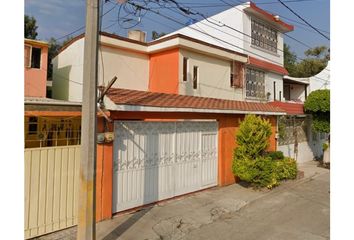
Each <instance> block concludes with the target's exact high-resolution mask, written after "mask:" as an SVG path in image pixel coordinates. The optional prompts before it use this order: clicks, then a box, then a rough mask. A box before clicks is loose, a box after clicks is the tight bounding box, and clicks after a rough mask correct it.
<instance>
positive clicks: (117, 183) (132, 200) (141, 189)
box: [113, 121, 217, 212]
mask: <svg viewBox="0 0 354 240" xmlns="http://www.w3.org/2000/svg"><path fill="white" fill-rule="evenodd" d="M203 134H204V135H203ZM205 134H206V135H205ZM216 146H217V123H216V122H138V121H135V122H125V121H123V122H115V141H114V165H113V166H114V172H113V212H119V211H123V210H126V209H129V208H134V207H137V206H141V205H144V204H148V203H152V202H156V201H159V200H163V199H167V198H171V197H174V196H177V195H181V194H185V193H188V192H193V191H197V190H200V189H202V188H206V187H210V186H213V185H214V186H215V185H216V184H217V181H216V179H217V147H216ZM209 148H210V149H209ZM203 149H204V150H203ZM203 151H205V152H206V153H207V154H206V155H205V154H204V155H203V154H202V152H203ZM204 158H205V159H204ZM209 168H211V169H209Z"/></svg>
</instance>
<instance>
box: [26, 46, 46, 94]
mask: <svg viewBox="0 0 354 240" xmlns="http://www.w3.org/2000/svg"><path fill="white" fill-rule="evenodd" d="M24 57H25V58H24V69H25V73H24V74H25V84H24V85H25V96H26V97H46V83H47V62H48V43H46V42H42V41H38V40H32V39H25V44H24Z"/></svg>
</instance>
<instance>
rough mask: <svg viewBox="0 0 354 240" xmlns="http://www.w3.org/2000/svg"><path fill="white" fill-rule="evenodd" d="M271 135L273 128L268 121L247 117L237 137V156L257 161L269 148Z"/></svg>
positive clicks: (252, 116) (253, 116)
mask: <svg viewBox="0 0 354 240" xmlns="http://www.w3.org/2000/svg"><path fill="white" fill-rule="evenodd" d="M271 134H272V128H271V124H270V123H269V121H268V120H266V119H262V118H261V117H257V116H255V115H247V116H246V117H245V119H244V121H242V123H241V124H240V128H239V131H238V132H237V135H236V139H237V143H238V148H237V149H236V152H235V154H236V155H237V157H238V158H246V159H255V158H256V157H258V156H260V155H262V154H263V153H264V151H265V150H266V149H267V148H268V146H269V137H270V135H271Z"/></svg>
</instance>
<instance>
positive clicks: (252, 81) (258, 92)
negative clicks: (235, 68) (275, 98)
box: [246, 68, 265, 99]
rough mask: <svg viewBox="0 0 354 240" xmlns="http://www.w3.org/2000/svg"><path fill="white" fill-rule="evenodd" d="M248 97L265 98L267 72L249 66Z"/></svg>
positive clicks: (247, 73)
mask: <svg viewBox="0 0 354 240" xmlns="http://www.w3.org/2000/svg"><path fill="white" fill-rule="evenodd" d="M246 98H256V99H264V98H265V73H264V72H263V71H259V70H256V69H251V68H247V70H246Z"/></svg>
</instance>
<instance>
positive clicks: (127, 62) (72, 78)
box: [52, 38, 149, 101]
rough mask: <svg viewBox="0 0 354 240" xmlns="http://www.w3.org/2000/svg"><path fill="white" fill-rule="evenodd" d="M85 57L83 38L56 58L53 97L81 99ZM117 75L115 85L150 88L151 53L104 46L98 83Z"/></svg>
mask: <svg viewBox="0 0 354 240" xmlns="http://www.w3.org/2000/svg"><path fill="white" fill-rule="evenodd" d="M83 59H84V38H81V39H79V40H77V41H76V42H74V43H73V44H71V45H70V46H69V47H68V48H66V49H65V50H64V51H62V52H61V53H60V54H59V55H58V56H56V57H55V58H54V60H53V88H52V89H53V90H52V91H53V98H55V99H63V100H69V101H81V100H82V83H83ZM102 66H104V68H102ZM114 76H117V78H118V79H117V81H116V82H115V84H114V85H113V87H117V88H118V87H119V88H126V89H135V90H143V91H146V90H148V83H149V56H148V55H147V54H141V53H135V52H131V51H126V50H122V49H117V48H112V47H107V46H102V47H101V49H100V51H99V53H98V85H101V84H104V85H107V83H108V82H109V81H110V80H111V79H112V78H113V77H114ZM103 79H104V81H103Z"/></svg>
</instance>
